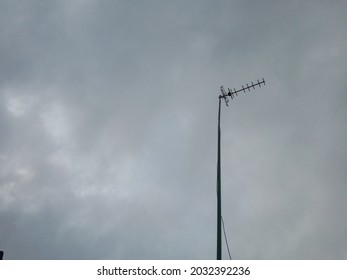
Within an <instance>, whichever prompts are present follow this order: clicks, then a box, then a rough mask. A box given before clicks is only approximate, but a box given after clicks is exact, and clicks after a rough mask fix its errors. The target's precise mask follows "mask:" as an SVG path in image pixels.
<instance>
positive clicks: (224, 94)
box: [217, 78, 265, 260]
mask: <svg viewBox="0 0 347 280" xmlns="http://www.w3.org/2000/svg"><path fill="white" fill-rule="evenodd" d="M246 85H247V86H246V87H244V86H243V85H242V88H240V89H238V90H236V89H235V88H233V89H230V88H228V92H226V91H225V89H224V87H223V86H221V87H220V90H221V92H222V94H221V95H219V97H218V99H219V107H218V149H217V150H218V151H217V260H221V259H222V223H223V218H222V191H221V155H220V151H221V145H220V139H221V129H220V107H221V100H222V99H224V101H225V105H226V106H229V105H228V103H229V101H230V100H229V97H231V99H234V97H235V95H236V96H237V95H238V93H239V92H242V91H243V92H244V93H246V90H248V91H251V89H255V88H256V87H261V85H264V86H265V80H264V78H263V80H262V81H259V80H257V83H255V84H254V83H253V82H252V83H251V84H250V85H248V84H246ZM223 227H224V226H223Z"/></svg>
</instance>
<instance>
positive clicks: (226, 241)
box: [221, 217, 232, 260]
mask: <svg viewBox="0 0 347 280" xmlns="http://www.w3.org/2000/svg"><path fill="white" fill-rule="evenodd" d="M221 218H222V226H223V232H224V239H225V243H226V244H227V249H228V254H229V258H230V259H231V260H232V258H231V254H230V250H229V244H228V238H227V235H226V233H225V227H224V220H223V217H221Z"/></svg>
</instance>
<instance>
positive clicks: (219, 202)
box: [217, 97, 222, 260]
mask: <svg viewBox="0 0 347 280" xmlns="http://www.w3.org/2000/svg"><path fill="white" fill-rule="evenodd" d="M221 99H222V98H220V97H219V108H218V160H217V260H221V259H222V191H221V159H220V138H221V130H220V107H221V105H220V104H221Z"/></svg>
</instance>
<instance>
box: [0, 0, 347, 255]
mask: <svg viewBox="0 0 347 280" xmlns="http://www.w3.org/2000/svg"><path fill="white" fill-rule="evenodd" d="M345 8H346V7H345V3H343V2H342V1H333V2H329V4H326V3H318V2H313V1H305V2H302V1H292V2H288V3H284V2H283V3H278V2H276V1H265V2H262V3H258V2H255V1H248V2H244V1H233V2H231V1H219V2H218V3H212V2H210V1H191V2H189V3H187V2H186V1H175V2H172V1H164V2H163V1H147V2H140V1H74V2H73V3H71V1H50V2H42V1H27V2H25V3H19V2H16V1H14V2H11V3H10V2H6V1H2V2H0V22H1V23H2V24H1V25H0V26H1V27H0V36H1V38H2V40H1V43H0V50H1V52H0V53H1V54H0V57H1V61H2V63H1V65H0V76H1V78H0V93H1V94H0V130H1V133H0V141H1V142H0V166H1V168H0V170H1V171H0V221H1V225H2V226H1V228H0V247H1V248H0V249H1V250H4V251H5V258H7V259H214V258H215V243H216V242H215V241H216V237H215V234H216V233H215V228H216V221H215V218H216V213H215V211H216V193H215V184H216V144H217V127H216V125H217V109H218V108H217V106H218V99H217V97H218V95H219V86H220V85H222V84H224V86H225V87H235V88H238V87H240V86H241V85H242V84H244V83H247V82H250V81H255V80H256V79H259V78H263V77H264V78H265V79H266V82H267V85H266V86H265V87H261V88H260V89H257V90H256V91H254V92H250V93H249V94H248V93H247V94H241V95H240V96H238V97H237V99H235V100H233V101H232V102H231V103H230V106H229V107H228V108H227V107H225V106H223V108H222V152H223V153H222V168H223V176H222V177H223V178H222V188H223V190H222V191H223V216H224V221H225V226H226V232H227V233H228V236H229V244H230V246H231V252H232V255H233V258H234V259H345V258H347V252H346V250H345V248H346V246H344V245H345V243H346V242H345V236H346V233H347V223H346V222H345V221H344V219H343V215H344V213H345V212H346V210H347V209H346V205H347V191H346V188H345V179H346V176H345V170H346V167H347V160H346V159H347V154H346V151H345V150H346V149H344V148H345V143H346V142H347V141H346V140H347V139H346V136H347V133H346V129H345V125H344V123H345V119H346V104H347V100H346V97H345V96H346V95H345V92H346V90H345V88H346V82H344V77H345V74H346V70H347V69H346V67H345V63H344V61H346V47H347V42H346V40H345V39H344V38H346V29H345V26H346V19H345V16H344V11H345ZM224 249H225V248H224ZM224 257H225V258H226V257H227V254H226V250H225V252H224Z"/></svg>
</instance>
